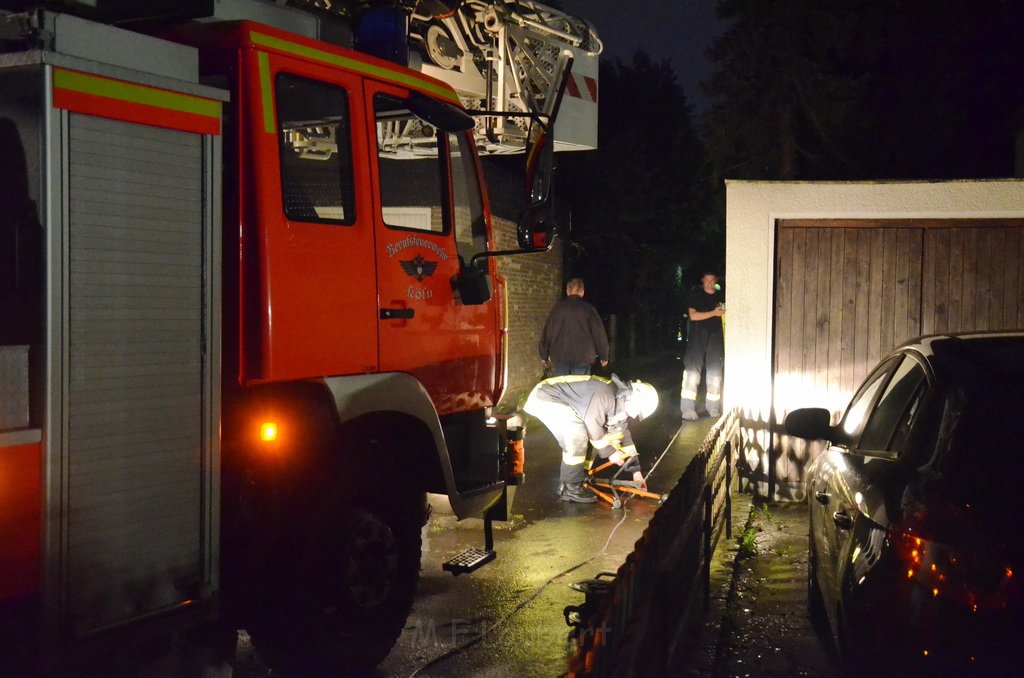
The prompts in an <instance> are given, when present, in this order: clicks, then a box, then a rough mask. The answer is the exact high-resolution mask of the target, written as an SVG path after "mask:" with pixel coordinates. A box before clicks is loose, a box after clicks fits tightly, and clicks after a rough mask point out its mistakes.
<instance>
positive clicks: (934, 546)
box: [785, 332, 1024, 675]
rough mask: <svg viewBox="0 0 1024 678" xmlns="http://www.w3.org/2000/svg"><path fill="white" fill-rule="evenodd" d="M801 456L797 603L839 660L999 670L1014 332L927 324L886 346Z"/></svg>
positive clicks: (1011, 460)
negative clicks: (806, 527)
mask: <svg viewBox="0 0 1024 678" xmlns="http://www.w3.org/2000/svg"><path fill="white" fill-rule="evenodd" d="M830 417H831V415H830V413H829V412H828V411H827V410H824V409H818V408H806V409H801V410H796V411H794V412H791V413H790V414H789V416H787V417H786V423H785V426H786V430H787V432H788V433H789V434H791V435H796V436H799V437H802V438H808V439H824V440H827V441H828V442H829V445H828V447H827V449H825V450H824V451H823V452H822V453H821V454H820V455H819V456H818V457H817V459H815V461H814V462H813V463H812V464H811V466H810V467H809V469H808V480H807V482H808V486H807V489H808V492H807V494H808V505H809V510H810V541H809V567H808V570H809V572H808V591H809V595H810V601H811V606H812V611H814V612H816V613H818V614H819V615H822V614H823V615H824V616H825V617H827V619H828V622H829V626H830V629H831V631H832V634H833V636H834V637H835V639H836V641H837V645H838V647H839V651H840V656H841V658H842V660H843V661H844V663H845V664H847V665H851V666H859V665H863V666H864V667H869V668H870V669H871V670H872V671H879V670H881V671H883V672H891V673H897V672H902V671H905V670H907V669H908V668H910V666H909V665H911V664H913V665H918V664H924V665H925V667H926V668H927V666H928V665H932V666H934V667H935V670H938V671H941V672H943V673H945V672H947V671H949V670H952V669H956V670H958V671H963V670H966V671H968V672H975V673H979V674H981V673H984V674H989V675H991V674H993V673H998V674H1000V675H1002V674H1004V673H1006V672H1008V671H1009V672H1013V671H1019V670H1021V669H1020V666H1021V664H1020V662H1021V660H1022V659H1024V636H1022V635H1021V632H1022V630H1024V624H1022V582H1021V579H1022V578H1024V546H1022V544H1024V536H1022V532H1024V530H1022V525H1024V522H1022V521H1024V332H1013V333H1009V332H1004V333H977V334H961V335H948V336H931V337H924V338H921V339H917V340H915V341H913V342H910V343H908V344H905V345H903V346H901V347H900V348H898V349H897V350H895V351H893V352H892V353H891V354H890V355H888V356H887V357H886V358H885V359H883V360H882V361H881V362H880V363H879V365H878V366H877V367H876V368H875V369H874V370H873V371H872V372H871V374H870V375H869V376H868V378H867V379H866V380H865V381H864V383H863V385H862V386H861V387H860V389H859V390H858V391H857V393H856V395H855V396H854V397H853V400H852V401H851V402H850V405H849V407H848V408H847V410H846V413H845V414H844V415H843V417H842V419H841V421H840V422H839V423H838V424H837V425H834V426H833V425H831V420H830Z"/></svg>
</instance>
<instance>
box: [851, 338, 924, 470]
mask: <svg viewBox="0 0 1024 678" xmlns="http://www.w3.org/2000/svg"><path fill="white" fill-rule="evenodd" d="M924 381H925V373H924V369H923V368H922V367H921V365H920V364H919V363H918V362H917V361H916V360H914V359H913V358H910V357H904V358H903V362H901V363H900V365H899V367H897V368H896V371H895V372H894V373H893V376H892V379H891V380H890V381H889V383H888V385H887V386H886V387H885V391H884V392H883V393H882V397H881V398H879V399H878V402H877V404H876V405H875V407H874V409H873V410H872V411H871V413H870V415H869V416H868V420H867V423H866V424H865V426H864V433H863V434H862V435H861V438H860V444H859V446H858V447H860V448H861V449H862V450H865V451H891V452H895V451H898V450H899V449H900V446H901V445H902V443H903V441H904V440H906V436H907V433H908V432H909V430H910V425H911V423H912V421H913V418H914V415H915V414H916V413H917V405H918V404H919V402H920V399H921V396H922V394H923V389H922V385H923V384H924Z"/></svg>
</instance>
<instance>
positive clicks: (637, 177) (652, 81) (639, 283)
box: [558, 51, 724, 314]
mask: <svg viewBox="0 0 1024 678" xmlns="http://www.w3.org/2000/svg"><path fill="white" fill-rule="evenodd" d="M600 76H601V77H600V82H601V96H600V101H599V121H598V130H599V135H600V136H599V144H598V145H599V148H598V150H597V151H592V152H585V153H565V154H560V155H559V170H558V172H559V176H558V182H559V183H558V185H559V193H560V195H562V196H564V197H567V198H568V200H569V203H570V205H571V207H572V230H571V232H570V233H569V235H568V238H567V241H568V248H567V249H568V252H569V254H568V259H567V262H566V263H567V273H568V274H570V275H579V276H581V277H583V278H584V279H586V280H587V291H588V296H592V297H594V298H595V302H596V303H597V305H598V307H599V308H601V309H602V310H604V311H611V312H617V313H632V312H656V313H660V314H665V313H666V312H668V313H670V314H678V313H680V310H679V305H680V303H681V302H680V301H679V300H680V298H681V295H680V271H681V270H686V269H689V268H690V267H692V266H693V265H694V262H695V261H697V260H699V259H701V258H707V257H710V258H713V259H714V261H715V262H718V261H720V260H721V252H722V250H723V249H724V243H723V242H722V238H721V232H722V231H721V222H720V220H716V219H714V218H713V217H712V216H711V215H712V214H713V209H712V203H711V202H710V200H711V191H710V190H709V185H708V183H707V181H706V180H705V177H706V170H707V161H706V156H705V153H704V149H703V145H702V143H701V142H700V140H699V138H698V137H697V134H696V131H695V129H694V126H693V123H692V115H691V109H690V106H689V104H688V102H687V100H686V95H685V93H684V92H683V90H682V88H681V87H680V86H679V84H678V82H677V81H676V77H675V74H674V73H673V72H672V69H671V67H670V66H669V64H668V63H667V62H662V63H654V62H652V61H651V59H650V57H649V56H648V55H647V54H646V53H644V52H642V51H640V52H637V53H636V54H635V55H634V57H633V59H632V61H631V62H630V63H628V64H626V63H622V62H621V61H619V60H616V61H615V62H614V63H602V64H601V74H600Z"/></svg>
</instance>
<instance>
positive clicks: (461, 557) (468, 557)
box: [441, 510, 498, 577]
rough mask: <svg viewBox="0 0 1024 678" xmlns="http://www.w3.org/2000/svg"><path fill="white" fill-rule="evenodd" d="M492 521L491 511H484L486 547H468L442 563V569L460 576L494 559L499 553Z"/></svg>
mask: <svg viewBox="0 0 1024 678" xmlns="http://www.w3.org/2000/svg"><path fill="white" fill-rule="evenodd" d="M491 523H492V518H491V511H490V510H488V511H486V512H485V513H484V548H482V549H466V550H465V551H463V552H462V553H460V554H458V555H457V556H455V557H454V558H452V559H451V560H449V561H448V562H447V563H444V564H443V565H441V569H442V570H445V571H446V572H451V573H452V575H453V576H456V577H458V576H459V575H460V574H469V573H470V572H473V571H475V570H479V569H480V568H481V567H483V566H484V565H486V564H487V563H489V562H491V561H492V560H494V558H495V556H497V555H498V554H497V553H495V552H494V531H493V529H492V526H491Z"/></svg>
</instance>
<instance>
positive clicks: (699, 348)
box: [679, 272, 725, 421]
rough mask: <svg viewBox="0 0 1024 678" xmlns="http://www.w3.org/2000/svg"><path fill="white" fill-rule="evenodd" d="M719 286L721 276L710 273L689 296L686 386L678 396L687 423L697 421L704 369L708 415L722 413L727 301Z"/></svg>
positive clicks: (713, 415) (685, 364)
mask: <svg viewBox="0 0 1024 678" xmlns="http://www.w3.org/2000/svg"><path fill="white" fill-rule="evenodd" d="M717 285H718V276H717V275H715V274H714V273H711V272H707V273H705V274H704V275H703V276H702V277H701V280H700V287H695V288H693V289H692V290H690V291H689V293H688V294H687V295H686V311H687V315H688V316H689V319H690V329H689V332H688V333H687V337H686V354H685V355H684V356H683V385H682V389H681V390H680V394H679V395H680V399H679V410H680V412H681V414H682V416H683V420H684V421H696V419H697V408H696V404H697V387H698V386H700V372H701V369H702V368H703V369H704V370H705V371H706V373H707V383H706V384H705V386H706V395H705V403H706V406H707V411H708V414H709V415H710V416H712V417H719V416H721V414H722V358H723V353H724V333H723V332H722V316H723V315H725V299H724V297H723V295H722V292H721V290H719V289H718V287H717Z"/></svg>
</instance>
